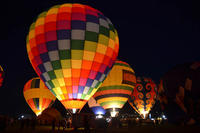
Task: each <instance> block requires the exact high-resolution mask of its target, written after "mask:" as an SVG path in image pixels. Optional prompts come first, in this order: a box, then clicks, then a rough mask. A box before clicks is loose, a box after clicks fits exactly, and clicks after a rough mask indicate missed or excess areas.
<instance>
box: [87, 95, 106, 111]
mask: <svg viewBox="0 0 200 133" xmlns="http://www.w3.org/2000/svg"><path fill="white" fill-rule="evenodd" d="M88 105H89V107H90V108H91V109H92V111H93V112H94V114H95V115H99V114H100V115H105V113H106V111H105V110H104V109H103V108H102V107H101V106H100V105H99V104H98V103H97V101H96V100H95V99H94V98H93V97H91V98H90V100H89V101H88Z"/></svg>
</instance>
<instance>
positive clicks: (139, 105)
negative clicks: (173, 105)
mask: <svg viewBox="0 0 200 133" xmlns="http://www.w3.org/2000/svg"><path fill="white" fill-rule="evenodd" d="M156 96H157V87H156V84H155V83H154V82H153V81H152V79H150V78H140V77H138V78H137V83H136V87H135V89H134V90H133V92H132V94H131V96H130V98H129V103H130V105H131V106H132V107H133V108H134V109H135V110H136V111H137V112H138V113H139V114H140V115H141V116H142V117H143V118H145V117H146V115H148V113H149V111H150V110H151V108H152V107H153V105H154V104H155V99H156Z"/></svg>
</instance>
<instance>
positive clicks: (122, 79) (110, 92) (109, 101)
mask: <svg viewBox="0 0 200 133" xmlns="http://www.w3.org/2000/svg"><path fill="white" fill-rule="evenodd" d="M135 83H136V77H135V72H134V70H133V69H132V68H131V67H130V66H129V65H128V64H127V63H125V62H122V61H116V62H115V64H114V66H113V68H112V70H111V72H110V73H109V74H108V76H107V78H106V79H105V81H104V82H103V84H102V85H101V86H100V87H99V89H98V91H97V92H96V93H95V95H94V98H95V99H96V100H97V102H98V103H99V104H100V105H101V106H102V107H103V108H104V109H110V110H112V111H113V110H115V111H116V110H119V109H121V108H122V107H123V106H124V104H125V103H126V102H127V100H128V97H129V95H130V94H131V93H132V91H133V89H134V87H135Z"/></svg>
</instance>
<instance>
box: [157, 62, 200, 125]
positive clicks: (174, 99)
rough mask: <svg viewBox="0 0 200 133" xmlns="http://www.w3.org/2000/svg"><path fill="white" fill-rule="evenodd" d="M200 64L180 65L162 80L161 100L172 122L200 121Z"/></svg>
mask: <svg viewBox="0 0 200 133" xmlns="http://www.w3.org/2000/svg"><path fill="white" fill-rule="evenodd" d="M199 83H200V62H193V63H185V64H180V65H177V66H175V67H174V68H172V69H171V70H169V71H168V72H167V73H165V74H164V76H163V77H162V78H161V81H160V86H159V100H160V103H161V107H162V109H163V111H165V113H166V115H167V116H168V119H169V121H170V122H176V123H177V122H187V123H188V124H190V123H191V122H195V121H197V120H198V121H199V120H200V119H199V118H200V104H199V103H200V84H199Z"/></svg>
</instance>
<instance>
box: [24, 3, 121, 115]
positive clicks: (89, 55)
mask: <svg viewBox="0 0 200 133" xmlns="http://www.w3.org/2000/svg"><path fill="white" fill-rule="evenodd" d="M118 49H119V40H118V35H117V31H116V30H115V28H114V26H113V24H112V23H111V21H110V20H109V19H108V18H107V17H105V16H104V15H103V14H102V13H101V12H100V11H98V10H96V9H94V8H92V7H89V6H86V5H81V4H63V5H57V6H54V7H52V8H51V9H49V10H48V11H46V12H43V13H41V14H40V15H39V16H38V18H37V20H36V21H35V22H34V23H33V24H32V25H31V27H30V31H29V34H28V37H27V52H28V56H29V59H30V62H31V64H32V66H33V68H34V69H35V71H36V72H37V74H38V75H39V77H40V78H41V79H42V80H43V81H44V83H45V84H46V86H47V87H48V88H49V89H50V91H51V92H52V93H53V94H54V95H55V96H56V97H57V98H58V99H59V101H61V103H62V104H63V105H64V106H65V108H66V109H72V110H73V111H75V110H76V111H77V110H78V109H81V108H82V107H83V106H84V105H85V103H86V102H87V101H88V100H89V99H90V97H91V96H93V94H94V93H95V92H96V91H97V89H98V87H99V86H100V85H101V83H102V82H103V81H104V79H105V78H106V76H107V74H108V73H109V71H110V69H111V68H112V66H113V63H114V62H115V60H116V57H117V55H118Z"/></svg>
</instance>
